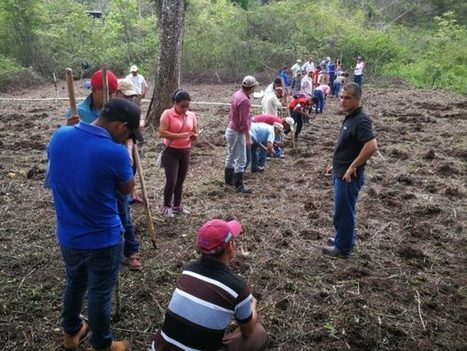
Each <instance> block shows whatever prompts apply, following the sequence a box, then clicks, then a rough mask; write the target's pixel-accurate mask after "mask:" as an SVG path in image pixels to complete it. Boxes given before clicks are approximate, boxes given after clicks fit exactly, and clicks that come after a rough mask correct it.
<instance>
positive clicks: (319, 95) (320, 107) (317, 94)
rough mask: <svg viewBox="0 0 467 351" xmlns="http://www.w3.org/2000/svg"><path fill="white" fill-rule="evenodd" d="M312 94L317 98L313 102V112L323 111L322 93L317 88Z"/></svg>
mask: <svg viewBox="0 0 467 351" xmlns="http://www.w3.org/2000/svg"><path fill="white" fill-rule="evenodd" d="M313 96H314V97H315V98H317V99H318V101H317V102H316V104H315V112H316V113H323V109H324V93H323V92H322V91H321V90H319V89H315V91H314V93H313Z"/></svg>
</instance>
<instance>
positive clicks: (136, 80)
mask: <svg viewBox="0 0 467 351" xmlns="http://www.w3.org/2000/svg"><path fill="white" fill-rule="evenodd" d="M126 79H129V80H131V81H132V83H133V85H134V86H135V90H136V92H137V93H138V95H142V94H143V93H144V94H146V91H147V89H148V83H146V79H144V77H143V76H142V75H141V74H139V73H138V74H137V75H136V76H134V75H133V74H131V73H130V74H129V75H127V76H126Z"/></svg>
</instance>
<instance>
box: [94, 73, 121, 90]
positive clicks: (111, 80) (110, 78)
mask: <svg viewBox="0 0 467 351" xmlns="http://www.w3.org/2000/svg"><path fill="white" fill-rule="evenodd" d="M102 75H103V72H102V70H101V69H100V70H98V71H97V72H95V73H94V74H93V75H92V78H91V86H92V88H93V89H102V87H103V82H102ZM107 84H108V85H109V91H110V92H116V91H117V87H118V78H117V76H116V75H115V74H114V73H113V72H112V71H107Z"/></svg>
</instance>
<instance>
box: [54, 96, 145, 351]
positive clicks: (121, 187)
mask: <svg viewBox="0 0 467 351" xmlns="http://www.w3.org/2000/svg"><path fill="white" fill-rule="evenodd" d="M140 114H141V110H140V109H139V107H138V106H137V105H135V104H133V103H131V102H129V101H127V100H124V99H119V98H115V99H112V100H111V101H110V102H109V103H107V104H106V105H105V106H104V108H103V110H102V112H101V114H100V115H99V117H98V118H97V119H96V120H95V121H94V122H93V123H92V124H87V123H85V122H80V123H79V124H77V125H75V126H69V127H62V128H60V129H58V130H57V131H56V132H55V134H54V135H53V136H52V139H51V141H50V143H49V146H48V149H47V152H48V159H49V167H48V172H47V180H46V182H47V186H49V187H50V188H51V189H52V193H53V199H54V204H55V210H56V215H57V236H58V241H59V244H60V248H61V251H62V256H63V260H64V262H65V267H66V272H67V283H66V287H65V294H64V309H63V315H62V316H63V329H64V347H65V349H67V350H75V349H77V348H78V346H79V342H80V339H81V338H83V337H84V336H85V335H86V333H87V329H88V326H87V324H86V323H85V322H83V321H82V320H81V318H80V313H81V310H82V305H83V300H84V295H85V293H86V291H87V292H88V316H89V328H90V329H91V331H92V336H91V340H90V341H91V345H92V346H93V349H94V350H112V351H124V350H127V349H128V342H126V341H117V342H113V341H112V339H113V337H112V332H111V330H110V315H111V305H112V300H111V298H112V288H113V286H114V284H115V282H116V279H117V274H118V270H119V267H120V260H121V257H122V233H123V227H122V223H121V221H120V217H119V215H118V210H117V202H116V199H115V193H116V192H117V191H119V192H121V193H123V194H128V193H130V192H131V191H132V189H133V187H134V179H133V171H132V168H131V162H130V157H129V155H128V152H127V150H126V149H125V147H124V146H123V145H121V143H123V142H125V141H126V140H127V139H128V138H129V137H130V136H131V135H132V134H133V133H135V131H136V130H137V129H138V127H139V121H140Z"/></svg>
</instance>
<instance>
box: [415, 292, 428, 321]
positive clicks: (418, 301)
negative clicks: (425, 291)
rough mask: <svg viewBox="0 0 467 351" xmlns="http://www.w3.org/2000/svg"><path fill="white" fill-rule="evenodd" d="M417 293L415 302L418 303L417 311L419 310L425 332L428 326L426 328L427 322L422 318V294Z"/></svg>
mask: <svg viewBox="0 0 467 351" xmlns="http://www.w3.org/2000/svg"><path fill="white" fill-rule="evenodd" d="M415 293H416V294H417V295H416V296H415V301H417V310H418V317H420V322H422V327H423V330H426V326H425V322H424V321H423V317H422V308H421V306H420V305H421V303H422V301H421V299H420V294H419V293H418V290H415Z"/></svg>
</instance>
